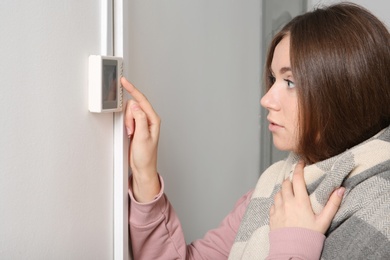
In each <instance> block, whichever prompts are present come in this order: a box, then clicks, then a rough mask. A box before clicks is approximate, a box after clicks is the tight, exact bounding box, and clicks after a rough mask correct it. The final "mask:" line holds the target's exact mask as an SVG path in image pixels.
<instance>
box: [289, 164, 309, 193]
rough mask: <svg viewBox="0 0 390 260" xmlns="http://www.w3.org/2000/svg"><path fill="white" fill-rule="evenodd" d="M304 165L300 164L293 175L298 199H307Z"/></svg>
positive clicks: (294, 188)
mask: <svg viewBox="0 0 390 260" xmlns="http://www.w3.org/2000/svg"><path fill="white" fill-rule="evenodd" d="M304 166H305V165H304V163H303V162H302V161H300V162H298V163H297V165H296V166H295V169H294V175H293V180H292V182H293V190H294V195H295V196H296V197H301V198H302V197H307V196H308V194H307V190H306V183H305V179H304V175H303V168H304Z"/></svg>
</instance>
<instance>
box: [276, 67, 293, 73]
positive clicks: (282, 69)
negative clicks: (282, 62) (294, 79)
mask: <svg viewBox="0 0 390 260" xmlns="http://www.w3.org/2000/svg"><path fill="white" fill-rule="evenodd" d="M288 71H291V68H290V67H283V68H281V69H280V70H279V72H280V74H284V73H286V72H288Z"/></svg>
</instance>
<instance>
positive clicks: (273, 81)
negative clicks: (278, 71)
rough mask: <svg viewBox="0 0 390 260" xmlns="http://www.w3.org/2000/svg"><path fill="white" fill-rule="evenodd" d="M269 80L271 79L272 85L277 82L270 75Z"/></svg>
mask: <svg viewBox="0 0 390 260" xmlns="http://www.w3.org/2000/svg"><path fill="white" fill-rule="evenodd" d="M268 79H269V81H270V82H271V84H272V85H273V84H274V83H275V80H276V79H275V77H274V76H272V75H269V76H268Z"/></svg>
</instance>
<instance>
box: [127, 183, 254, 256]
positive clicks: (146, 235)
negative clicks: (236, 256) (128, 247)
mask: <svg viewBox="0 0 390 260" xmlns="http://www.w3.org/2000/svg"><path fill="white" fill-rule="evenodd" d="M160 182H161V187H162V189H161V191H160V193H159V194H158V196H157V197H156V199H155V200H153V201H152V202H149V203H139V202H137V201H136V200H135V199H134V196H133V194H132V190H130V191H129V194H130V198H131V205H130V218H129V223H130V236H131V243H132V249H133V254H134V259H216V260H218V259H227V257H228V255H229V252H230V248H231V247H232V245H233V242H234V238H235V235H236V233H237V230H238V227H239V224H240V222H241V219H242V216H243V215H244V212H245V209H246V207H247V205H248V203H249V200H250V198H251V194H252V191H250V192H248V193H247V194H245V195H244V196H243V197H242V198H240V199H239V200H238V202H237V203H236V205H235V207H234V209H233V210H232V211H231V212H230V214H229V215H228V216H226V217H225V219H224V220H223V221H222V223H221V224H220V226H219V227H218V228H216V229H213V230H210V231H209V232H207V233H206V235H205V236H204V238H203V239H200V240H196V241H194V242H193V243H191V244H190V245H186V242H185V239H184V234H183V230H182V228H181V224H180V221H179V219H178V217H177V215H176V213H175V211H174V209H173V207H172V205H171V204H170V202H169V201H168V199H167V197H166V196H165V194H164V193H163V189H164V182H163V179H162V178H161V177H160Z"/></svg>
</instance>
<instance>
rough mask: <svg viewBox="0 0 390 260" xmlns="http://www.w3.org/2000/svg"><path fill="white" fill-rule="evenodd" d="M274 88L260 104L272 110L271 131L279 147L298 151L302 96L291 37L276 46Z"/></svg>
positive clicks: (269, 113) (269, 111)
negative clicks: (292, 60)
mask: <svg viewBox="0 0 390 260" xmlns="http://www.w3.org/2000/svg"><path fill="white" fill-rule="evenodd" d="M271 75H272V76H271V78H272V82H273V85H272V86H271V88H270V89H269V90H268V92H267V93H266V94H265V95H264V96H263V98H262V99H261V101H260V103H261V105H262V106H263V107H264V108H266V109H267V110H268V116H267V119H268V121H269V126H268V129H269V130H270V131H271V133H272V137H273V142H274V145H275V147H276V148H278V149H279V150H282V151H296V149H297V147H298V97H297V91H296V86H295V85H294V83H295V81H294V77H293V75H292V71H291V65H290V37H289V36H288V35H286V36H285V37H284V38H283V39H282V40H281V41H280V42H279V43H278V45H277V46H276V48H275V51H274V55H273V59H272V63H271Z"/></svg>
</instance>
